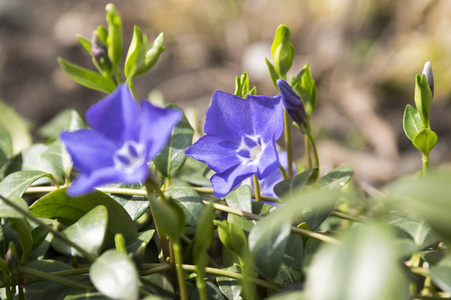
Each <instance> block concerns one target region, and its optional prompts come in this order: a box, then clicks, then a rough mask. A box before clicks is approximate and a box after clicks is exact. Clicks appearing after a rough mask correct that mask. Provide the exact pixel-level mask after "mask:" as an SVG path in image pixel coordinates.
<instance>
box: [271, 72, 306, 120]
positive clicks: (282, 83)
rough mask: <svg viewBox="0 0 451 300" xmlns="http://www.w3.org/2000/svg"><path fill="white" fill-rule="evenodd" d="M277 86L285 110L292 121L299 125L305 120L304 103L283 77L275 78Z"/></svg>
mask: <svg viewBox="0 0 451 300" xmlns="http://www.w3.org/2000/svg"><path fill="white" fill-rule="evenodd" d="M277 87H278V88H279V92H280V95H281V96H282V101H283V106H284V107H285V110H286V111H287V113H288V115H289V116H290V117H291V118H292V119H293V121H294V122H296V124H298V125H299V127H301V125H302V124H304V122H305V121H306V120H307V114H306V113H305V108H304V103H303V102H302V100H301V97H299V95H298V94H297V93H296V92H295V91H294V90H293V89H292V88H291V86H290V85H289V84H288V82H286V80H284V79H277Z"/></svg>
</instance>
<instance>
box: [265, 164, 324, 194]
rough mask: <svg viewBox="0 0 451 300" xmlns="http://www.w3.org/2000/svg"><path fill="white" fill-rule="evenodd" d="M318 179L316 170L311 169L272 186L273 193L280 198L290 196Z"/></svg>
mask: <svg viewBox="0 0 451 300" xmlns="http://www.w3.org/2000/svg"><path fill="white" fill-rule="evenodd" d="M317 177H318V169H317V168H311V169H308V170H305V171H304V172H302V173H299V174H297V175H296V176H294V177H290V178H288V179H285V180H283V181H281V182H279V183H277V184H276V185H275V186H274V193H276V195H277V196H278V197H279V198H281V197H282V196H291V195H293V191H295V190H296V189H300V188H301V187H303V186H305V185H308V184H311V183H314V182H315V181H316V178H317Z"/></svg>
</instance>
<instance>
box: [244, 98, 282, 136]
mask: <svg viewBox="0 0 451 300" xmlns="http://www.w3.org/2000/svg"><path fill="white" fill-rule="evenodd" d="M247 99H248V101H249V106H250V113H251V118H252V124H253V126H254V130H255V134H256V135H259V136H260V137H261V138H262V139H263V141H264V142H268V141H270V140H274V141H275V140H277V139H278V138H279V137H280V136H281V135H282V132H283V105H282V101H281V97H280V96H275V97H268V96H254V95H248V96H247Z"/></svg>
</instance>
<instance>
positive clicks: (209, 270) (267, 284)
mask: <svg viewBox="0 0 451 300" xmlns="http://www.w3.org/2000/svg"><path fill="white" fill-rule="evenodd" d="M147 265H149V264H143V265H142V267H146V266H147ZM152 265H155V264H152ZM170 268H171V266H170V265H169V264H164V263H163V264H159V266H154V267H152V268H151V269H146V270H141V272H140V275H141V276H146V275H150V274H155V273H159V272H164V271H168V270H169V269H170ZM182 269H183V270H185V271H188V272H195V271H196V266H194V265H186V264H183V265H182ZM205 272H206V273H208V274H212V275H216V276H222V277H229V278H233V279H237V280H243V275H242V274H240V273H235V272H231V271H227V270H223V269H217V268H210V267H206V268H205ZM248 279H249V280H250V281H252V282H253V283H255V284H257V285H259V286H262V287H265V288H269V289H271V290H274V291H278V290H280V289H281V287H280V286H279V285H277V284H274V283H272V282H268V281H265V280H263V279H260V278H256V277H252V276H249V277H248Z"/></svg>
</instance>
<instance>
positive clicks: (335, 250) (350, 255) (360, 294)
mask: <svg viewBox="0 0 451 300" xmlns="http://www.w3.org/2000/svg"><path fill="white" fill-rule="evenodd" d="M394 240H395V236H394V234H393V233H392V232H391V231H390V229H389V228H388V227H385V226H383V225H381V224H373V223H368V224H365V225H361V226H356V227H353V228H352V229H351V230H348V231H347V232H345V233H344V234H343V235H342V237H341V242H340V243H339V244H324V245H323V247H322V248H321V249H320V251H319V252H318V253H317V254H316V255H315V257H314V260H313V262H312V264H311V266H310V267H309V271H308V274H307V281H306V286H305V293H306V298H307V299H315V300H323V299H324V300H325V299H359V300H376V299H386V300H401V299H411V298H410V295H409V282H408V280H407V278H406V274H405V273H404V272H403V269H402V268H401V265H400V264H399V258H400V257H399V253H398V249H397V248H396V246H395V244H394V243H393V241H394ZM325 284H326V285H325ZM325 286H327V288H325Z"/></svg>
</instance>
